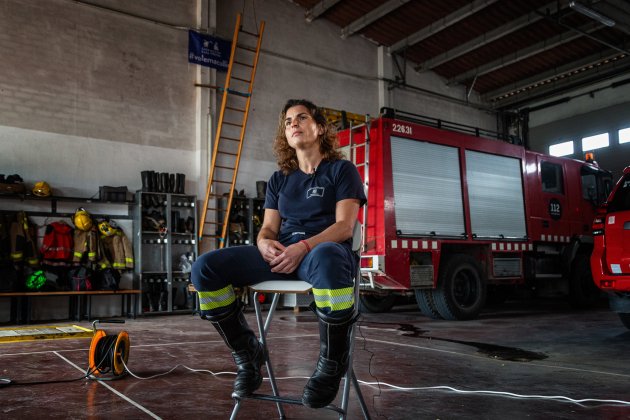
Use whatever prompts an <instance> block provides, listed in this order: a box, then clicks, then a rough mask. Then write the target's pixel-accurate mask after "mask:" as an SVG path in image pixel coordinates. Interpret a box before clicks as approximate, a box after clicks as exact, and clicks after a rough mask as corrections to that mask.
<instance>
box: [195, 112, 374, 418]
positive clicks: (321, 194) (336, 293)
mask: <svg viewBox="0 0 630 420" xmlns="http://www.w3.org/2000/svg"><path fill="white" fill-rule="evenodd" d="M336 146H337V135H336V132H335V129H334V127H331V126H329V125H328V124H327V121H326V118H325V117H324V115H323V114H322V112H321V110H319V109H318V108H317V107H316V106H315V105H314V104H313V103H311V102H309V101H306V100H289V101H288V102H287V103H286V104H285V106H284V108H283V109H282V112H281V114H280V121H279V126H278V132H277V134H276V138H275V141H274V151H275V154H276V156H277V160H278V166H279V168H280V170H279V171H277V172H275V173H274V174H273V175H272V176H271V178H270V180H269V182H268V185H267V192H266V198H265V214H264V221H263V225H262V227H261V230H260V233H259V234H258V238H257V246H238V247H231V248H223V249H218V250H215V251H211V252H208V253H206V254H204V255H202V256H201V257H199V258H198V259H197V261H196V262H195V264H194V265H193V269H192V282H193V284H194V286H195V288H196V289H197V291H198V294H199V302H200V309H201V317H202V318H204V319H207V320H209V321H210V322H211V323H212V324H213V325H214V326H215V327H216V329H217V331H218V332H219V334H220V335H221V337H223V339H224V340H225V343H226V344H227V345H228V347H229V348H230V349H231V350H232V356H233V357H234V361H235V362H236V365H237V374H236V380H235V381H234V392H235V393H236V394H237V395H240V396H246V395H249V394H251V393H253V392H254V391H255V390H256V389H258V387H259V386H260V384H261V383H262V379H263V377H262V373H261V370H260V369H261V366H262V364H263V363H264V360H265V355H264V354H263V348H262V345H261V344H260V343H259V342H258V340H257V339H256V336H255V334H254V332H253V331H252V330H251V329H250V327H249V326H248V324H247V321H246V320H245V317H244V316H243V313H242V311H241V308H240V306H239V305H238V302H237V300H236V297H235V295H234V289H233V288H234V287H241V286H246V285H249V284H253V283H258V282H261V281H265V280H272V279H273V280H277V279H287V280H295V279H300V280H304V281H307V282H309V283H310V284H311V285H312V286H313V295H314V300H315V308H314V311H315V313H316V315H317V319H318V322H319V334H320V353H319V360H318V361H317V364H316V366H317V367H316V369H315V372H314V373H313V375H312V376H311V378H310V379H309V381H308V382H307V384H306V386H305V387H304V393H303V395H302V403H303V404H304V405H305V406H308V407H312V408H320V407H324V406H326V405H328V404H330V403H331V402H332V401H333V400H334V399H335V396H336V395H337V391H338V389H339V382H340V380H341V378H342V377H343V375H344V374H345V372H346V370H347V368H348V356H349V347H350V329H351V326H352V324H353V323H354V321H355V318H354V305H355V302H354V293H353V277H354V273H355V271H356V265H357V264H358V261H357V258H356V254H354V253H353V252H352V243H351V242H352V231H353V228H354V224H355V222H356V218H357V213H358V211H359V208H360V207H361V206H362V205H363V204H365V201H366V198H365V193H364V191H363V185H362V182H361V178H360V176H359V173H358V172H357V169H356V167H355V166H354V165H353V164H352V163H351V162H349V161H347V160H344V159H343V156H342V155H341V153H340V152H338V151H337V150H336Z"/></svg>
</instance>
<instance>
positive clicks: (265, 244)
mask: <svg viewBox="0 0 630 420" xmlns="http://www.w3.org/2000/svg"><path fill="white" fill-rule="evenodd" d="M281 221H282V219H281V218H280V212H278V210H274V209H265V216H264V218H263V224H262V227H261V228H260V232H258V237H257V238H256V245H257V246H258V250H259V251H260V253H261V255H262V257H263V259H264V260H265V261H267V262H269V261H271V260H273V259H274V258H276V257H277V256H278V255H280V254H281V253H282V251H284V249H285V247H284V246H283V245H282V244H281V243H280V242H278V232H279V231H280V223H281Z"/></svg>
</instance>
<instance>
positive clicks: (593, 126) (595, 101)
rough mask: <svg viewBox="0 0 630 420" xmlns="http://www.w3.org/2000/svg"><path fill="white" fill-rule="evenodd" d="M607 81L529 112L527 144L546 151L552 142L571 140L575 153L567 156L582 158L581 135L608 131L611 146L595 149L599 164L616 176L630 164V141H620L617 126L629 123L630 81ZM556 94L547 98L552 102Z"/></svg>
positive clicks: (619, 127)
mask: <svg viewBox="0 0 630 420" xmlns="http://www.w3.org/2000/svg"><path fill="white" fill-rule="evenodd" d="M611 83H614V80H613V81H609V82H607V83H604V84H600V85H597V86H592V87H590V88H589V89H588V90H583V91H578V92H575V93H573V95H572V96H571V97H568V96H567V97H566V98H567V99H569V100H568V102H566V103H563V104H560V105H557V106H553V107H548V108H543V109H540V110H539V111H536V112H533V113H531V114H530V147H531V148H532V150H536V151H539V152H542V153H548V152H549V146H550V145H551V144H556V143H561V142H564V141H569V140H573V141H574V150H575V153H574V154H573V155H572V156H570V157H573V158H575V159H581V160H583V159H584V152H586V150H582V149H581V139H582V138H583V137H588V136H591V135H595V134H600V133H604V132H608V133H609V136H610V137H609V138H610V146H609V147H606V148H601V149H596V150H594V151H593V152H594V153H595V160H596V161H597V162H598V164H599V166H600V167H602V168H605V169H608V170H609V171H612V172H613V177H614V178H615V180H616V179H617V178H618V177H619V176H621V173H622V172H623V169H624V168H625V167H626V166H629V165H630V144H628V143H626V144H619V142H618V138H617V134H618V131H619V130H620V129H623V128H628V127H630V113H628V102H629V101H630V85H623V86H619V87H615V88H612V87H611ZM557 99H558V98H550V99H549V100H548V101H547V102H549V103H552V102H553V101H555V100H557Z"/></svg>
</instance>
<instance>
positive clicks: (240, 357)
mask: <svg viewBox="0 0 630 420" xmlns="http://www.w3.org/2000/svg"><path fill="white" fill-rule="evenodd" d="M202 317H203V318H204V319H207V320H208V321H210V322H211V323H212V325H214V327H215V328H216V329H217V331H218V332H219V334H220V335H221V337H222V338H223V340H224V341H225V344H227V345H228V347H229V348H230V350H232V357H233V358H234V362H235V363H236V379H235V380H234V393H235V394H236V395H238V396H241V397H244V396H246V395H250V394H252V393H253V392H254V391H256V390H257V389H258V388H259V387H260V385H261V384H262V380H263V377H262V372H261V371H260V368H261V367H262V365H263V363H265V352H264V349H263V346H262V344H261V343H260V342H259V341H258V339H257V338H256V335H255V334H254V332H253V331H252V330H251V328H249V325H248V324H247V320H246V319H245V316H244V315H243V311H242V310H241V308H240V307H239V305H234V307H233V308H232V309H231V310H230V311H229V312H228V313H226V314H223V315H217V316H209V315H203V316H202Z"/></svg>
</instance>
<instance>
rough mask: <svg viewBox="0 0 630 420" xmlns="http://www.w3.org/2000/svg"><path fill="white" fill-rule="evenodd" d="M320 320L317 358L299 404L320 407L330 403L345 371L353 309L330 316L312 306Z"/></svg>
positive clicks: (346, 368)
mask: <svg viewBox="0 0 630 420" xmlns="http://www.w3.org/2000/svg"><path fill="white" fill-rule="evenodd" d="M311 308H312V309H313V311H314V312H315V314H316V315H317V319H318V322H319V359H318V361H317V367H316V368H315V372H313V376H311V378H310V379H309V380H308V382H307V383H306V386H305V387H304V393H303V394H302V404H304V405H305V406H307V407H310V408H322V407H326V406H327V405H328V404H330V403H331V402H333V400H334V399H335V397H336V396H337V392H338V391H339V382H340V381H341V378H342V377H343V375H345V373H346V371H347V370H348V361H349V357H350V339H351V338H352V336H351V335H352V334H351V332H352V325H353V324H354V323H355V321H356V316H355V314H354V311H350V314H349V315H348V316H346V317H344V318H332V317H330V316H327V315H325V314H323V313H322V312H320V311H319V310H318V309H314V308H313V307H311Z"/></svg>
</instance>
